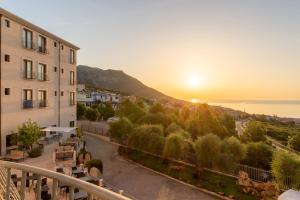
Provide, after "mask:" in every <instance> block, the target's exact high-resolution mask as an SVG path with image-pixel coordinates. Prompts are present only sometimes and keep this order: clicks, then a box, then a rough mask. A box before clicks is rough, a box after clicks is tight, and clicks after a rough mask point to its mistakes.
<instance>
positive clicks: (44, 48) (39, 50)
mask: <svg viewBox="0 0 300 200" xmlns="http://www.w3.org/2000/svg"><path fill="white" fill-rule="evenodd" d="M38 52H39V53H43V54H48V53H49V51H48V49H47V48H46V47H42V46H39V47H38Z"/></svg>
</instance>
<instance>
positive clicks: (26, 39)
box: [22, 29, 33, 49]
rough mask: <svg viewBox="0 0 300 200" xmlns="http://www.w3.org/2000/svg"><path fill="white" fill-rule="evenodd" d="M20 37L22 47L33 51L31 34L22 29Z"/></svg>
mask: <svg viewBox="0 0 300 200" xmlns="http://www.w3.org/2000/svg"><path fill="white" fill-rule="evenodd" d="M22 37H23V38H22V39H23V47H24V48H27V49H33V42H32V32H31V31H29V30H27V29H23V35H22Z"/></svg>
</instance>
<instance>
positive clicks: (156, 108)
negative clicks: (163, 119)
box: [149, 103, 165, 113]
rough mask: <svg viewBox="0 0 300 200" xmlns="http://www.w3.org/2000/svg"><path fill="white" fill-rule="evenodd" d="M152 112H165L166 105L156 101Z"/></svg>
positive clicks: (151, 109) (150, 110)
mask: <svg viewBox="0 0 300 200" xmlns="http://www.w3.org/2000/svg"><path fill="white" fill-rule="evenodd" d="M149 112H150V113H163V112H165V109H164V107H163V106H162V105H161V104H160V103H156V104H154V105H153V106H151V107H150V109H149Z"/></svg>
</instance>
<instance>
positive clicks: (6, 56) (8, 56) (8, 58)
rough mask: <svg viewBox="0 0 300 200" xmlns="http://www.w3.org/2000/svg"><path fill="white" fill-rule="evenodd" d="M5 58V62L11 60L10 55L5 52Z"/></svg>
mask: <svg viewBox="0 0 300 200" xmlns="http://www.w3.org/2000/svg"><path fill="white" fill-rule="evenodd" d="M4 60H5V62H9V61H10V55H7V54H5V55H4Z"/></svg>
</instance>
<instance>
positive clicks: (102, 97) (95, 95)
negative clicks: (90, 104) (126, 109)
mask: <svg viewBox="0 0 300 200" xmlns="http://www.w3.org/2000/svg"><path fill="white" fill-rule="evenodd" d="M91 97H92V99H93V100H94V102H101V103H112V104H118V103H120V101H121V95H120V94H116V93H112V92H107V91H100V92H91Z"/></svg>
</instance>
